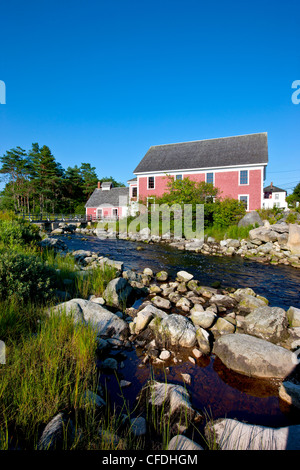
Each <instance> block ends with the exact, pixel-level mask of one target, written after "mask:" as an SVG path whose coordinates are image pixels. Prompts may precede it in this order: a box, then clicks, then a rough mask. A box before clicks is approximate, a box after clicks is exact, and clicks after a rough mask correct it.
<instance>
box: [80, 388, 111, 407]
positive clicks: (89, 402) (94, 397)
mask: <svg viewBox="0 0 300 470" xmlns="http://www.w3.org/2000/svg"><path fill="white" fill-rule="evenodd" d="M84 405H85V406H92V407H95V408H102V407H105V406H106V403H105V401H104V400H103V398H101V397H100V395H98V394H97V393H95V392H92V391H91V390H87V391H86V392H85V394H84Z"/></svg>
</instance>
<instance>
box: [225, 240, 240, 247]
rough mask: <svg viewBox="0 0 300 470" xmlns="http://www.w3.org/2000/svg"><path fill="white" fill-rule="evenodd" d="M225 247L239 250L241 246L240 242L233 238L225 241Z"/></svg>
mask: <svg viewBox="0 0 300 470" xmlns="http://www.w3.org/2000/svg"><path fill="white" fill-rule="evenodd" d="M227 246H228V247H231V248H239V247H240V246H241V242H240V240H236V239H234V238H229V239H227Z"/></svg>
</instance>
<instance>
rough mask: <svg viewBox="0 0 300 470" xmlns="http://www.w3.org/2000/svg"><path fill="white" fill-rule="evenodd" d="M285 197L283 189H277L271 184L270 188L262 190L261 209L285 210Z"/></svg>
mask: <svg viewBox="0 0 300 470" xmlns="http://www.w3.org/2000/svg"><path fill="white" fill-rule="evenodd" d="M286 195H287V192H286V191H285V190H284V189H280V188H277V186H273V183H271V184H270V186H267V187H266V188H264V199H263V208H264V209H273V207H278V208H280V209H287V207H288V204H287V202H286V200H285V198H286Z"/></svg>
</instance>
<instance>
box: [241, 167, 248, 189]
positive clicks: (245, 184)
mask: <svg viewBox="0 0 300 470" xmlns="http://www.w3.org/2000/svg"><path fill="white" fill-rule="evenodd" d="M242 171H247V181H248V182H247V183H241V172H242ZM249 184H250V172H249V170H240V171H239V186H249Z"/></svg>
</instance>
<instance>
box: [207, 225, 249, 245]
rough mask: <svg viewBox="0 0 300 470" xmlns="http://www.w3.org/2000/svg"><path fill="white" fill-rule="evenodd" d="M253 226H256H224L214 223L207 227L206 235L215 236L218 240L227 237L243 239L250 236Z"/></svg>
mask: <svg viewBox="0 0 300 470" xmlns="http://www.w3.org/2000/svg"><path fill="white" fill-rule="evenodd" d="M253 228H255V227H254V226H253V225H248V226H247V227H238V226H237V225H231V226H229V227H222V226H219V225H213V226H211V227H207V228H206V229H205V236H206V237H213V238H214V239H215V240H216V241H221V240H224V239H226V238H233V239H243V238H248V236H249V232H250V230H252V229H253Z"/></svg>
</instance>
